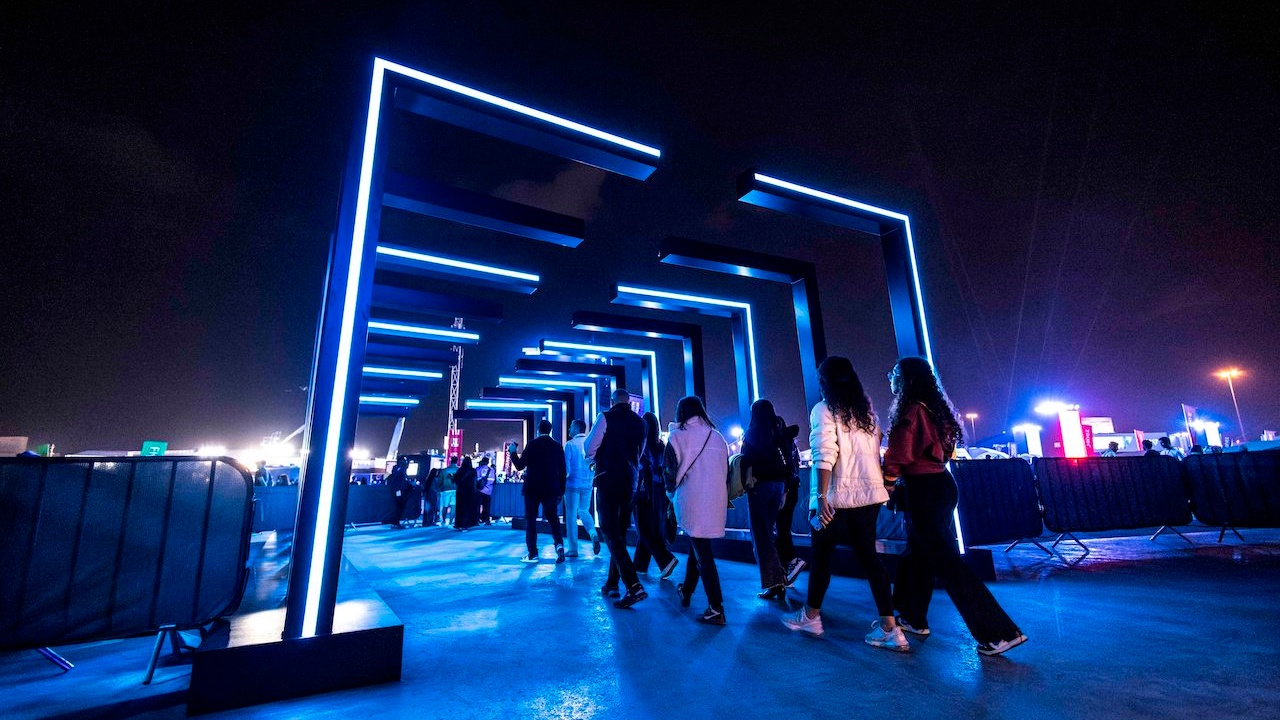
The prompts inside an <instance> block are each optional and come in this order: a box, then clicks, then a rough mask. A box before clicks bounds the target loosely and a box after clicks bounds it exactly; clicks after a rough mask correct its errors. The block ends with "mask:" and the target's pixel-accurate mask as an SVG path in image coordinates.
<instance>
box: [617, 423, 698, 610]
mask: <svg viewBox="0 0 1280 720" xmlns="http://www.w3.org/2000/svg"><path fill="white" fill-rule="evenodd" d="M640 419H641V420H644V427H645V440H644V452H642V453H640V475H639V479H638V480H637V482H636V493H635V497H634V501H633V503H632V510H633V512H632V515H633V517H634V518H635V521H636V553H635V557H634V558H633V559H632V565H634V566H635V568H636V574H637V575H639V574H640V573H642V572H646V571H647V570H648V569H649V560H650V559H653V560H654V561H655V562H656V563H657V564H658V567H659V568H660V569H661V570H662V574H661V575H659V576H658V579H659V580H666V579H667V578H669V577H671V573H673V572H675V569H676V565H678V564H679V563H680V561H679V560H677V559H676V556H675V554H674V553H672V552H671V547H670V546H669V545H668V544H667V538H666V525H667V504H668V503H669V502H670V501H669V500H667V489H666V487H665V486H664V485H663V481H662V453H663V450H664V449H665V448H666V444H665V443H663V442H662V438H661V437H660V436H659V434H658V416H657V415H654V414H653V413H651V412H647V413H645V414H644V415H642V416H640ZM617 584H618V568H617V566H616V565H610V566H609V576H608V578H607V579H606V581H605V585H606V586H616V585H617Z"/></svg>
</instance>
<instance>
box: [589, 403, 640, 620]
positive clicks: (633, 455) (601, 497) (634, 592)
mask: <svg viewBox="0 0 1280 720" xmlns="http://www.w3.org/2000/svg"><path fill="white" fill-rule="evenodd" d="M644 436H645V429H644V420H641V419H640V416H639V415H636V413H635V411H634V410H632V409H631V394H630V393H628V392H627V391H626V390H624V389H622V388H618V389H617V390H615V391H614V392H613V406H612V407H610V408H609V409H608V410H606V411H605V412H602V413H600V416H599V417H597V418H596V423H595V425H594V426H593V427H592V428H591V435H589V436H588V437H587V457H588V458H589V459H591V460H594V461H595V465H596V478H595V484H596V505H597V507H598V508H599V511H600V530H601V531H603V532H604V536H605V538H606V540H607V542H608V543H609V555H610V557H611V562H613V563H614V565H615V566H617V568H618V574H619V575H620V576H621V577H622V582H624V583H626V585H627V594H626V595H623V596H622V598H621V599H619V600H618V601H617V602H615V603H614V604H613V605H614V607H618V608H629V607H631V606H632V605H635V604H636V603H638V602H640V601H641V600H644V599H645V598H647V597H649V594H648V593H647V592H645V590H644V586H643V585H641V584H640V577H639V575H638V574H637V573H636V568H635V565H634V564H633V563H632V562H631V557H630V556H629V555H627V526H628V525H630V524H631V503H632V502H633V500H634V497H635V492H636V480H637V478H638V477H639V472H640V453H641V451H643V450H644ZM600 592H601V593H602V594H603V595H604V596H605V597H617V596H618V588H616V587H609V586H608V585H607V584H606V585H605V586H604V587H603V588H601V589H600Z"/></svg>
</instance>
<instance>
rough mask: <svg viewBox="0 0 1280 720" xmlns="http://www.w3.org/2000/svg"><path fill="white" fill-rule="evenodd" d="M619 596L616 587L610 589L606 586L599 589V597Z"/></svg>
mask: <svg viewBox="0 0 1280 720" xmlns="http://www.w3.org/2000/svg"><path fill="white" fill-rule="evenodd" d="M621 595H622V593H620V592H618V588H616V587H610V586H608V585H605V586H604V587H602V588H600V596H601V597H607V598H616V597H620V596H621Z"/></svg>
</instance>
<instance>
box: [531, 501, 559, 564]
mask: <svg viewBox="0 0 1280 720" xmlns="http://www.w3.org/2000/svg"><path fill="white" fill-rule="evenodd" d="M539 506H541V507H542V517H543V518H544V519H545V520H546V521H547V523H548V524H549V525H551V539H552V540H554V541H555V544H556V547H560V546H561V545H563V544H564V535H563V534H562V533H561V532H560V515H559V512H560V507H559V506H560V498H558V497H550V498H538V497H530V496H528V495H525V496H524V544H525V546H526V547H527V548H528V549H529V554H530V555H534V556H536V555H537V554H538V507H539Z"/></svg>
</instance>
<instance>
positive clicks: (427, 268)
mask: <svg viewBox="0 0 1280 720" xmlns="http://www.w3.org/2000/svg"><path fill="white" fill-rule="evenodd" d="M377 253H378V257H379V259H380V260H382V261H384V262H386V263H388V264H390V265H395V266H400V267H404V268H407V269H410V270H418V271H422V272H427V273H429V274H434V275H442V276H446V277H457V278H462V279H468V280H474V281H477V282H481V283H484V284H485V285H486V286H497V287H504V288H507V289H511V290H515V291H517V292H523V293H526V294H528V293H532V292H533V291H534V290H537V289H538V283H540V282H542V278H540V277H539V276H538V275H536V274H534V273H528V272H521V271H519V270H509V269H507V268H500V267H497V266H494V265H485V264H483V263H478V262H472V261H470V260H458V259H455V258H449V257H444V256H441V255H431V254H428V253H424V252H420V251H418V250H413V249H410V248H404V247H397V246H394V245H379V246H378V249H377Z"/></svg>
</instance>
